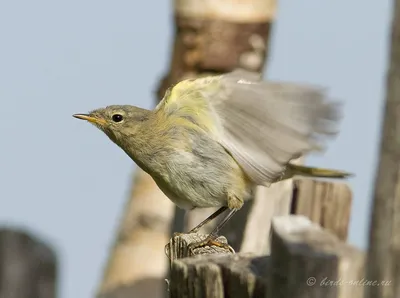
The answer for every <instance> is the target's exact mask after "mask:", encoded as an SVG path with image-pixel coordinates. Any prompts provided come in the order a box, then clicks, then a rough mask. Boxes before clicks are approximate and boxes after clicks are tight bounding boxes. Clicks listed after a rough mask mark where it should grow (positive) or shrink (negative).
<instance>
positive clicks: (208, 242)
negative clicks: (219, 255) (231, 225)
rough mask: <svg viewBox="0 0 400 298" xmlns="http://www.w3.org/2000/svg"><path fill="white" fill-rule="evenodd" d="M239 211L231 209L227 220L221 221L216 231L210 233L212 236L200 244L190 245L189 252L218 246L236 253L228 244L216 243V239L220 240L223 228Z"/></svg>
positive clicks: (226, 217)
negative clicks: (219, 235)
mask: <svg viewBox="0 0 400 298" xmlns="http://www.w3.org/2000/svg"><path fill="white" fill-rule="evenodd" d="M237 211H238V209H231V211H230V212H229V213H228V215H227V216H225V218H224V219H223V220H221V222H220V223H218V225H217V226H216V227H215V228H214V230H213V231H212V232H211V233H210V235H208V236H207V238H206V239H204V240H202V241H199V242H193V243H191V244H189V247H188V248H189V250H190V251H192V252H193V250H194V249H195V248H199V247H204V246H218V247H222V248H225V249H228V250H230V251H231V252H232V253H235V251H234V249H233V248H232V247H231V246H230V245H228V244H226V243H221V242H218V241H216V239H217V238H218V233H219V231H220V230H221V229H222V228H223V226H224V225H225V224H226V223H227V222H228V221H229V220H230V219H231V218H232V216H233V215H234V214H235V213H236V212H237Z"/></svg>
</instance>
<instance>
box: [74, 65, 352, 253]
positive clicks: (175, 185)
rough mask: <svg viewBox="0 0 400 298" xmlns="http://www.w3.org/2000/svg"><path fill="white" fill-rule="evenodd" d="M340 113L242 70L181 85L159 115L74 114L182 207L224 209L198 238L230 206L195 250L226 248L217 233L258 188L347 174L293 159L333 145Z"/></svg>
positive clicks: (112, 110)
mask: <svg viewBox="0 0 400 298" xmlns="http://www.w3.org/2000/svg"><path fill="white" fill-rule="evenodd" d="M339 112H340V105H339V104H338V103H337V102H334V101H330V100H329V98H327V97H326V95H325V93H324V91H323V90H322V89H321V88H317V87H313V86H307V85H300V84H294V83H279V82H268V81H262V80H261V78H260V76H259V75H258V74H256V73H253V72H249V71H245V70H235V71H233V72H230V73H227V74H223V75H216V76H207V77H200V78H196V79H187V80H184V81H181V82H179V83H178V84H176V85H175V86H173V87H171V88H170V89H168V90H167V92H166V94H165V96H164V98H163V99H162V101H161V102H160V103H159V104H158V105H157V106H156V108H155V109H154V110H146V109H142V108H139V107H135V106H129V105H113V106H108V107H106V108H100V109H97V110H94V111H92V112H90V113H89V114H75V115H73V116H74V117H76V118H79V119H83V120H87V121H89V122H90V123H92V124H94V125H95V126H97V127H98V128H99V129H100V130H102V131H103V132H104V133H105V134H106V135H107V136H108V137H109V138H110V139H111V140H112V141H113V142H114V143H115V144H117V145H118V146H119V147H121V148H122V149H123V150H124V151H125V152H126V153H127V154H128V155H129V156H130V157H131V159H132V160H133V161H134V162H135V163H136V164H137V165H138V166H139V167H140V168H142V169H143V170H144V171H145V172H147V173H148V174H150V176H151V177H152V178H153V179H154V181H155V182H156V184H157V185H158V187H159V188H160V189H161V190H162V191H163V192H164V194H165V195H166V196H167V197H168V198H169V199H170V200H171V201H172V202H174V203H175V204H176V205H178V206H179V207H180V208H183V209H189V210H190V209H194V208H205V207H220V208H219V209H218V210H217V211H216V212H215V213H213V214H212V215H210V216H209V217H208V218H207V219H205V220H204V221H203V222H202V223H200V224H199V225H198V226H197V227H195V228H194V229H192V230H191V231H190V232H196V231H198V230H199V228H200V227H201V226H203V225H204V224H206V223H207V222H209V221H210V220H212V219H214V218H215V217H217V216H218V215H219V214H221V213H223V212H224V211H226V210H228V209H229V210H230V212H229V213H228V214H227V216H226V217H225V218H224V219H223V220H222V221H221V222H220V223H219V224H218V225H217V227H216V228H215V229H214V231H213V232H212V233H211V234H210V235H209V236H208V237H207V238H206V239H205V240H204V241H201V242H198V243H193V244H192V245H191V247H190V248H191V249H194V248H196V247H200V246H205V245H219V246H226V245H225V244H222V243H219V242H216V241H215V239H216V238H217V235H218V232H219V230H220V229H221V228H222V226H223V225H224V224H225V223H226V222H227V221H228V220H229V219H230V218H231V217H232V216H233V215H234V213H235V212H236V211H237V210H239V209H240V208H241V207H242V205H243V204H244V202H245V201H246V200H248V199H250V198H251V197H252V192H253V189H254V188H255V186H257V185H263V186H269V185H270V184H271V183H275V182H279V181H281V180H283V179H287V178H291V177H293V176H294V175H301V176H310V177H328V178H345V177H347V176H348V175H349V174H348V173H346V172H342V171H337V170H329V169H319V168H311V167H305V166H300V165H295V164H292V163H290V161H291V160H293V159H296V158H298V157H300V156H302V155H304V154H306V153H308V152H311V151H320V150H323V149H324V148H325V140H326V137H329V136H333V135H335V134H337V132H338V129H337V125H338V122H339V119H340V117H339V115H340V113H339Z"/></svg>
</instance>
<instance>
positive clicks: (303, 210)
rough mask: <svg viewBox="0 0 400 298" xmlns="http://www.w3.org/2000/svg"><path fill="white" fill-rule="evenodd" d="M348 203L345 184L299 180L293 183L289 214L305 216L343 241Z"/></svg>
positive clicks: (350, 195) (349, 194)
mask: <svg viewBox="0 0 400 298" xmlns="http://www.w3.org/2000/svg"><path fill="white" fill-rule="evenodd" d="M351 203H352V193H351V189H350V187H349V186H348V185H347V184H346V183H343V182H328V181H321V180H315V179H308V178H298V179H295V180H294V185H293V196H292V203H291V212H290V213H291V214H298V215H305V216H307V217H308V218H309V219H311V221H313V222H315V223H318V224H320V225H321V226H322V227H323V228H325V229H327V230H328V231H330V232H332V233H333V234H335V235H336V236H337V237H339V239H340V240H344V241H345V240H347V234H348V228H349V223H350V214H351Z"/></svg>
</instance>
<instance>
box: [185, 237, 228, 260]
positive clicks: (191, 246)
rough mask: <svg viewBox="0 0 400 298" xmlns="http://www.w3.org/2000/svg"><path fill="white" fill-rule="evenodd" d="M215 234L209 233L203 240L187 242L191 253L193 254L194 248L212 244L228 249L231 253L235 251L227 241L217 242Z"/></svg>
mask: <svg viewBox="0 0 400 298" xmlns="http://www.w3.org/2000/svg"><path fill="white" fill-rule="evenodd" d="M217 237H218V236H217V235H214V234H210V235H208V236H207V238H205V239H204V240H201V241H198V242H193V243H191V244H189V246H188V249H189V252H190V253H191V254H192V255H193V254H194V250H195V249H196V248H200V247H206V246H209V247H212V246H217V247H220V248H223V249H226V250H229V251H230V252H231V253H233V254H234V253H235V250H234V249H233V248H232V246H230V245H229V244H227V243H223V242H219V241H217V240H216V239H217Z"/></svg>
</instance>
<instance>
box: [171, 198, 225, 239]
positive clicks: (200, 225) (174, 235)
mask: <svg viewBox="0 0 400 298" xmlns="http://www.w3.org/2000/svg"><path fill="white" fill-rule="evenodd" d="M227 209H228V207H226V206H224V207H221V208H219V209H218V210H217V211H215V212H214V213H213V214H211V215H210V216H209V217H207V218H206V219H205V220H203V221H202V222H201V223H199V224H198V225H197V226H195V227H194V228H193V229H191V230H190V231H189V232H188V234H192V233H197V232H198V231H199V230H200V229H201V228H202V227H203V226H204V225H206V224H208V223H209V222H210V221H212V220H213V219H215V218H216V217H217V216H218V215H220V214H221V213H223V212H224V211H226V210H227ZM184 234H185V233H180V232H175V233H174V234H173V237H177V236H181V235H184Z"/></svg>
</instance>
